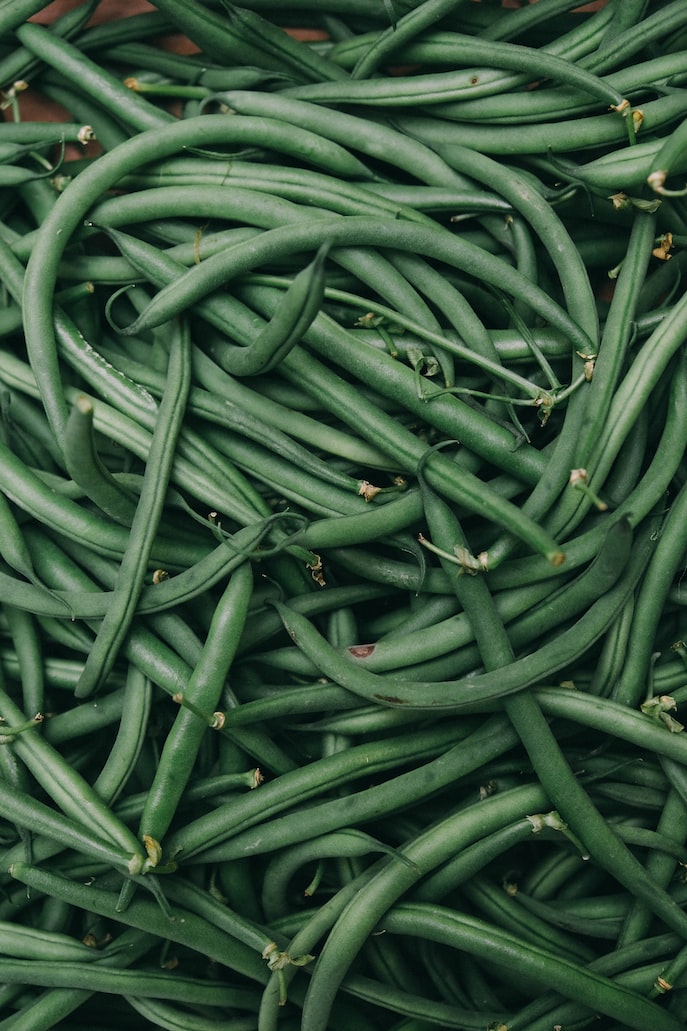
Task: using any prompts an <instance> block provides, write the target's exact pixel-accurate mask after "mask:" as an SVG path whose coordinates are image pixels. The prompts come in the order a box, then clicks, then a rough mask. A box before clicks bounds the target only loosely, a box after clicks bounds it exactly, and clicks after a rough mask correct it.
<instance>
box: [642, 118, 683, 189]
mask: <svg viewBox="0 0 687 1031" xmlns="http://www.w3.org/2000/svg"><path fill="white" fill-rule="evenodd" d="M685 158H687V137H686V136H685V129H684V123H681V124H680V125H678V126H677V128H675V129H673V131H672V133H671V134H670V136H668V138H667V139H666V140H664V141H663V143H662V145H661V148H660V150H659V151H658V153H657V155H656V157H655V158H654V160H653V162H652V167H651V171H650V172H649V174H648V175H647V182H648V184H649V186H650V187H651V188H652V190H655V191H656V193H658V194H660V195H661V196H668V197H669V196H671V195H672V193H673V191H671V190H670V188H669V187H666V185H665V181H666V179H668V178H669V177H670V176H671V174H672V172H673V170H674V169H678V170H679V169H681V168H682V165H683V164H684V161H685ZM683 192H684V191H677V195H678V196H681V195H682V193H683Z"/></svg>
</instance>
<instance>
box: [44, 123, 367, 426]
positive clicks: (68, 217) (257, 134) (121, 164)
mask: <svg viewBox="0 0 687 1031" xmlns="http://www.w3.org/2000/svg"><path fill="white" fill-rule="evenodd" d="M149 132H151V133H152V134H153V135H154V137H155V140H156V144H155V150H156V151H157V155H158V156H159V157H163V156H165V155H166V154H167V153H174V152H175V151H176V150H177V149H178V148H179V147H183V146H184V145H186V146H207V145H210V144H215V145H217V144H220V143H222V142H228V141H233V142H239V141H245V140H250V141H251V142H256V141H259V140H263V141H267V140H268V141H269V146H270V147H272V148H273V149H275V148H277V149H282V150H284V151H286V152H287V153H292V154H298V155H300V156H301V157H303V156H304V155H309V156H310V158H311V159H313V158H314V159H315V161H317V160H319V161H320V164H323V165H324V166H325V167H328V168H331V169H332V170H336V171H338V172H340V173H341V174H342V175H343V176H344V177H346V175H347V174H348V175H350V176H352V177H356V176H357V175H359V174H360V171H362V174H363V177H364V178H367V173H366V172H365V170H364V169H361V166H360V164H359V163H357V162H355V161H353V159H351V160H350V161H349V160H348V156H347V152H346V151H344V150H343V148H340V147H337V146H335V145H333V144H331V143H328V142H327V143H326V144H325V145H324V147H323V145H322V141H321V140H320V138H319V137H317V136H315V135H314V134H313V133H308V132H306V131H304V130H299V129H298V128H297V127H294V126H286V125H285V124H283V123H279V122H275V121H274V120H270V119H253V118H241V119H234V118H226V117H224V116H222V115H207V116H202V117H199V118H196V119H188V120H187V121H184V122H179V123H172V124H171V125H169V126H163V127H161V128H159V129H152V130H149ZM151 142H152V141H151V138H150V137H147V136H145V134H139V135H137V136H134V137H132V138H131V139H130V140H128V141H127V142H126V143H125V144H123V145H122V146H121V147H118V148H116V149H115V150H114V151H112V152H110V153H108V154H105V155H103V156H102V157H101V158H100V159H99V160H98V161H97V162H95V163H93V165H92V166H90V167H89V168H88V169H86V170H85V171H84V172H82V173H81V175H80V176H79V179H78V181H79V188H78V189H77V190H75V191H74V192H71V193H70V191H65V192H64V193H62V194H61V195H60V197H59V198H58V200H57V202H56V204H55V208H54V210H53V211H52V212H50V214H49V216H48V218H47V219H46V221H45V222H44V223H43V226H42V227H41V233H40V240H41V245H40V246H34V248H33V251H32V255H31V258H30V259H29V264H28V266H27V275H26V281H25V291H26V293H25V296H26V297H27V299H28V304H27V308H26V311H27V319H26V323H25V332H26V337H27V346H28V348H29V353H30V354H31V355H32V356H33V357H34V358H36V359H38V360H37V361H36V365H35V368H36V369H37V370H39V372H38V378H39V388H40V393H41V397H42V399H43V403H44V405H45V407H46V411H47V413H48V417H49V419H50V422H51V425H52V426H53V428H54V430H55V431H56V434H57V436H58V438H59V437H60V436H61V431H62V429H63V427H64V424H65V422H66V408H65V404H64V400H63V398H62V397H61V394H60V392H59V390H58V384H59V382H60V373H59V369H58V367H57V362H56V355H55V352H54V346H55V345H54V340H55V334H54V329H53V327H52V322H51V319H50V318H48V317H47V311H46V309H42V306H41V304H40V303H37V300H38V298H39V297H49V296H50V295H51V294H52V291H53V288H54V283H55V277H56V275H57V265H58V263H59V260H60V257H61V255H62V253H63V251H64V248H65V247H66V245H67V242H68V239H69V236H70V235H71V233H72V232H73V231H74V230H75V229H76V227H77V226H78V224H79V222H80V220H81V219H82V218H83V217H84V216H85V214H86V212H87V211H88V209H89V208H90V207H91V205H92V204H93V202H94V201H95V200H97V198H98V197H99V196H100V195H101V193H102V192H103V191H104V190H107V189H108V188H109V186H111V185H112V184H113V183H114V182H117V181H118V180H119V179H120V178H121V176H122V175H125V174H126V173H127V172H129V171H132V170H133V169H135V168H136V167H137V166H138V165H139V164H141V163H145V162H146V161H149V160H150V146H151ZM340 158H344V164H343V165H342V162H341V160H340ZM344 165H347V170H346V169H345V168H344ZM110 166H112V167H110ZM91 180H93V181H91ZM75 194H76V197H75ZM53 219H54V220H55V221H56V222H57V227H56V228H58V229H59V233H57V234H56V235H54V236H53V235H52V233H51V230H50V222H51V220H53ZM38 265H40V266H41V272H40V275H39V276H36V271H37V267H38ZM38 355H40V358H39V357H38Z"/></svg>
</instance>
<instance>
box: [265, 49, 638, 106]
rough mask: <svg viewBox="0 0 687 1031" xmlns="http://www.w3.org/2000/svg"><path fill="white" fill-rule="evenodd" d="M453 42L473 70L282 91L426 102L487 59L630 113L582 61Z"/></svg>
mask: <svg viewBox="0 0 687 1031" xmlns="http://www.w3.org/2000/svg"><path fill="white" fill-rule="evenodd" d="M452 43H453V60H454V61H455V63H456V64H462V65H465V64H467V65H469V67H470V71H469V72H467V73H466V72H464V71H460V72H435V73H431V74H428V73H422V72H420V73H419V74H417V75H414V76H394V77H392V78H386V79H379V78H372V79H369V80H362V79H361V78H358V79H356V80H355V81H352V80H349V81H347V82H340V83H339V82H337V83H331V84H328V83H327V84H325V83H321V82H320V83H315V84H313V85H305V86H294V87H291V88H288V89H286V90H283V91H282V92H283V93H284V94H285V95H286V96H291V97H294V98H297V99H299V100H308V101H316V102H318V103H322V102H323V101H324V102H330V103H331V102H334V103H348V104H354V103H358V104H360V103H363V104H365V103H368V104H391V105H394V106H401V105H403V103H404V102H406V103H407V102H410V103H416V102H417V99H418V98H420V102H421V103H423V104H431V103H436V102H438V101H442V100H447V99H453V96H454V94H455V92H457V91H459V90H461V89H464V88H465V87H466V86H467V85H470V84H472V85H474V83H473V82H472V79H474V77H475V76H474V71H473V65H474V64H476V63H481V64H483V65H486V66H487V67H489V68H490V69H499V70H503V71H512V72H518V73H522V72H525V73H526V74H527V75H528V76H529V78H530V79H531V78H535V79H536V78H547V79H553V80H554V81H555V82H559V83H562V84H565V85H566V86H572V87H574V88H576V89H579V90H583V91H585V92H587V93H589V94H590V96H593V97H594V98H595V99H598V100H599V101H604V102H605V104H606V106H607V107H612V108H613V109H614V110H616V111H620V112H623V113H624V112H625V111H626V109H627V108H628V107H629V102H628V101H627V100H626V99H625V98H624V97H623V96H622V94H621V93H619V92H618V91H617V90H616V89H615V88H614V87H613V86H612V85H611V84H610V83H609V82H608V80H603V79H600V78H598V76H597V75H594V74H592V73H590V72H587V71H585V70H584V69H583V68H582V67H581V66H580V65H579V64H574V63H572V62H571V61H568V60H565V59H564V58H561V57H557V56H556V55H554V54H552V53H547V52H545V51H543V50H541V49H539V50H533V48H531V47H524V46H520V45H518V44H515V43H502V42H499V41H496V40H486V41H485V40H481V39H479V38H478V37H476V36H469V35H464V36H461V35H459V34H458V33H456V34H455V35H454V36H453V37H452ZM354 74H355V69H354ZM471 76H472V79H471ZM473 92H474V91H473Z"/></svg>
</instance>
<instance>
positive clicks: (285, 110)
mask: <svg viewBox="0 0 687 1031" xmlns="http://www.w3.org/2000/svg"><path fill="white" fill-rule="evenodd" d="M374 81H375V82H377V83H378V82H379V80H378V79H375V80H374ZM315 88H317V87H315ZM346 89H348V85H347V86H346ZM287 94H288V91H285V92H284V93H282V94H274V93H270V94H267V93H260V92H257V91H248V90H231V91H229V92H227V93H225V94H223V100H224V102H225V103H226V104H227V105H228V106H229V107H231V109H232V110H233V111H237V112H238V113H239V114H240V115H241V116H242V117H245V116H250V115H251V114H252V115H254V116H255V115H262V116H263V117H268V118H277V119H283V120H284V121H285V122H287V123H289V124H292V125H293V126H294V128H297V127H298V126H301V125H302V126H305V125H307V126H309V127H310V128H312V130H313V131H315V132H318V133H321V134H322V136H323V137H324V138H325V139H329V140H333V141H335V142H336V143H339V144H342V145H345V146H350V145H351V141H354V144H353V145H354V148H355V150H357V151H360V152H361V153H363V154H365V155H366V156H367V157H372V158H374V159H375V160H381V161H386V162H391V163H392V164H394V165H395V166H396V167H397V168H399V169H401V170H402V171H404V172H407V173H408V174H410V175H412V176H413V177H414V178H415V179H417V180H420V182H424V183H426V184H427V185H429V186H446V185H447V184H452V185H455V186H456V187H457V188H459V189H460V188H461V187H465V186H467V185H469V183H468V180H467V179H465V177H464V176H461V175H459V174H458V173H457V172H454V171H453V170H452V169H451V168H450V167H449V166H448V165H447V164H446V162H445V161H444V160H443V159H442V158H441V157H440V156H439V155H438V154H436V153H435V152H433V151H432V150H431V149H430V148H429V147H426V146H425V145H424V144H422V143H420V142H418V141H417V140H412V139H410V138H409V137H408V136H407V135H404V134H402V133H399V132H397V131H396V130H395V129H393V128H391V127H389V126H387V125H384V124H383V123H375V124H374V125H370V124H369V123H368V122H366V121H365V120H364V119H362V118H358V117H357V116H355V115H351V114H347V113H345V112H343V111H333V110H326V111H325V110H321V109H320V108H318V106H317V105H316V104H311V103H308V102H306V101H302V100H299V99H297V98H293V97H291V96H289V95H287ZM368 178H369V177H368Z"/></svg>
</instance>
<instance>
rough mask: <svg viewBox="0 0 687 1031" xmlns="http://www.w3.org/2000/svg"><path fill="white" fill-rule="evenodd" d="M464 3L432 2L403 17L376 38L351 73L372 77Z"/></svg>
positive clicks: (362, 76)
mask: <svg viewBox="0 0 687 1031" xmlns="http://www.w3.org/2000/svg"><path fill="white" fill-rule="evenodd" d="M461 4H462V0H430V2H426V3H423V4H421V5H420V7H419V8H416V9H415V10H413V11H409V12H408V13H407V14H404V15H403V16H402V17H401V18H400V19H399V20H398V22H396V23H395V24H394V25H392V26H391V27H390V28H388V29H386V30H385V31H384V32H381V33H380V34H379V35H378V36H377V39H376V40H375V42H374V43H373V44H372V45H371V46H370V48H369V50H368V51H367V53H366V54H365V56H364V57H362V58H360V59H359V60H358V62H357V64H356V65H355V68H354V69H353V71H352V72H351V75H352V77H353V78H354V79H364V78H366V77H367V76H369V75H370V74H371V73H372V72H374V71H375V70H376V69H377V68H378V67H379V66H380V64H382V62H384V61H385V60H386V59H388V58H389V57H390V55H391V54H393V52H394V51H395V50H398V49H399V48H400V47H401V46H403V44H404V43H405V42H406V41H407V40H409V39H410V40H412V39H413V37H414V36H416V35H419V34H420V33H421V32H423V31H424V30H425V29H428V28H429V27H430V26H431V25H433V23H434V22H435V21H439V19H441V18H443V17H444V16H445V15H446V14H448V13H450V12H452V11H453V10H455V8H457V7H460V6H461Z"/></svg>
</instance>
